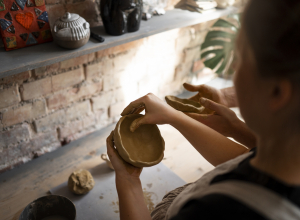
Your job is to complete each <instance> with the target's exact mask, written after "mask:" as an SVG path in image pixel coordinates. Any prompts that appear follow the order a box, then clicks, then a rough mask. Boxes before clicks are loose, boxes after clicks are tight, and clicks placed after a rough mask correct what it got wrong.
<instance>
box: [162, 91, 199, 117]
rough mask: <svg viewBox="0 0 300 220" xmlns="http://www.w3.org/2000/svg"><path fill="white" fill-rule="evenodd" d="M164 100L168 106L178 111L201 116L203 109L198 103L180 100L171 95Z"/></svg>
mask: <svg viewBox="0 0 300 220" xmlns="http://www.w3.org/2000/svg"><path fill="white" fill-rule="evenodd" d="M165 99H166V101H167V103H168V104H169V105H170V106H172V107H173V108H175V109H176V110H178V111H182V112H193V113H199V114H201V113H203V111H204V109H205V108H204V107H203V106H201V104H200V103H199V102H195V101H192V100H189V99H180V98H178V97H175V96H171V95H168V96H166V97H165Z"/></svg>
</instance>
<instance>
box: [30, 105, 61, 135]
mask: <svg viewBox="0 0 300 220" xmlns="http://www.w3.org/2000/svg"><path fill="white" fill-rule="evenodd" d="M65 122H66V113H65V110H64V109H62V110H59V111H56V112H54V113H53V114H50V115H47V116H46V117H44V118H41V119H38V120H35V121H34V125H35V129H36V132H38V133H40V132H46V131H50V130H52V129H54V128H56V127H57V126H58V125H59V124H63V123H65Z"/></svg>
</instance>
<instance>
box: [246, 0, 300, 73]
mask: <svg viewBox="0 0 300 220" xmlns="http://www.w3.org/2000/svg"><path fill="white" fill-rule="evenodd" d="M243 16H244V17H243V23H242V28H243V29H244V31H245V34H246V36H247V39H248V42H249V44H250V46H251V48H252V50H253V52H254V56H255V59H256V64H257V68H258V70H259V73H260V74H261V75H262V76H279V77H281V76H282V77H287V76H288V77H293V76H296V77H299V78H300V1H299V0H249V2H248V5H247V8H246V10H245V12H244V15H243Z"/></svg>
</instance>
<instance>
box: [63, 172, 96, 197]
mask: <svg viewBox="0 0 300 220" xmlns="http://www.w3.org/2000/svg"><path fill="white" fill-rule="evenodd" d="M94 185H95V181H94V179H93V176H92V174H91V173H90V172H89V171H87V170H83V169H80V170H76V171H74V172H73V173H72V174H71V175H70V177H69V181H68V187H69V189H70V190H71V191H72V192H73V193H75V194H78V195H81V194H86V193H88V192H89V191H91V190H92V189H93V187H94Z"/></svg>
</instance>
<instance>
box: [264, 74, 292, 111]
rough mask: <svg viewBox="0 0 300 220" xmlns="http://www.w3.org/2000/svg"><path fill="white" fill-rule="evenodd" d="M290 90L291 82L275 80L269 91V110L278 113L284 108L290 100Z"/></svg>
mask: <svg viewBox="0 0 300 220" xmlns="http://www.w3.org/2000/svg"><path fill="white" fill-rule="evenodd" d="M292 90H293V85H292V83H291V81H289V80H287V79H279V80H276V82H275V83H274V85H273V88H272V91H271V100H270V102H269V104H270V109H271V110H272V111H278V110H280V109H282V108H283V107H285V106H286V105H287V104H288V103H289V101H290V100H291V98H292Z"/></svg>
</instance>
